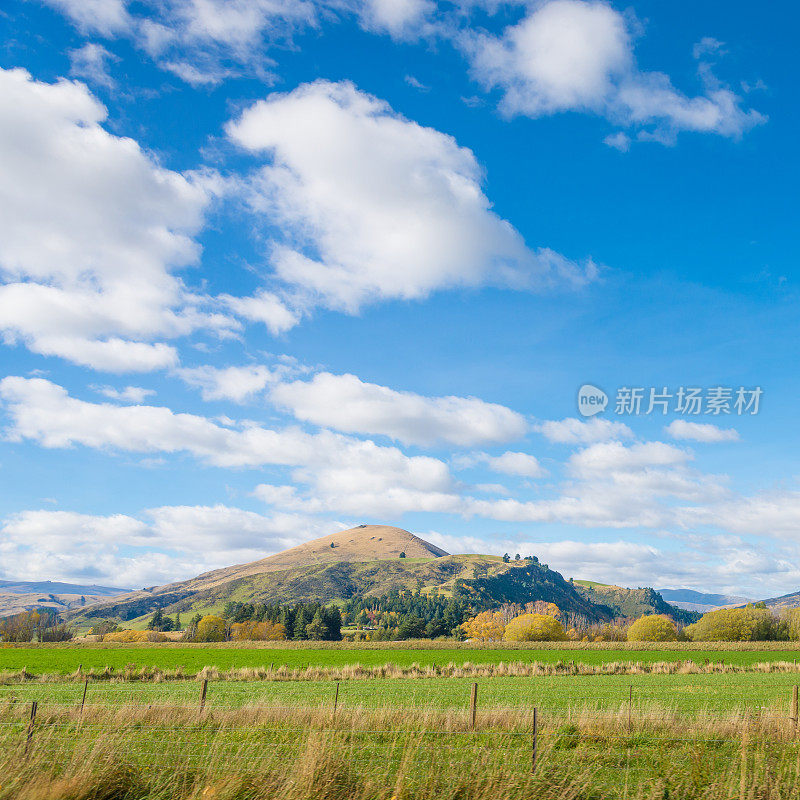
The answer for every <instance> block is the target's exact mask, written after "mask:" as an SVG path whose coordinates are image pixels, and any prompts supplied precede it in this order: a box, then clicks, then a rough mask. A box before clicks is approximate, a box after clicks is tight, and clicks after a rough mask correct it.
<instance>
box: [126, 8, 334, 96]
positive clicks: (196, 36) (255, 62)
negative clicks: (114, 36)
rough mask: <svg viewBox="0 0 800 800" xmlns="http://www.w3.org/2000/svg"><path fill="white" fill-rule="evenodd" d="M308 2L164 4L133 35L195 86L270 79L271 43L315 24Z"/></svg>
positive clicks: (288, 39)
mask: <svg viewBox="0 0 800 800" xmlns="http://www.w3.org/2000/svg"><path fill="white" fill-rule="evenodd" d="M320 5H322V6H325V5H327V3H317V2H310V1H309V0H188V1H187V0H163V1H162V2H160V3H158V4H157V5H156V6H155V9H154V12H155V13H152V14H151V15H150V16H148V17H147V18H139V19H137V25H136V29H135V32H134V36H135V38H136V40H137V41H138V43H139V44H140V45H141V46H142V47H143V48H144V49H145V50H146V51H147V52H148V53H149V54H150V55H151V56H152V57H153V58H154V59H155V60H156V61H157V62H158V63H159V64H160V65H161V66H162V67H164V68H165V69H167V70H169V71H170V72H173V73H174V74H176V75H177V76H178V77H180V78H181V79H183V80H186V81H188V82H189V83H190V84H192V85H194V86H199V85H209V84H211V85H213V84H216V83H219V82H220V81H222V80H224V79H225V78H227V77H230V76H235V75H238V74H243V73H244V74H252V75H255V76H257V77H259V78H261V79H262V80H266V81H271V80H273V78H274V76H273V75H272V73H271V71H270V70H271V68H272V67H273V66H274V61H273V60H272V59H271V58H270V57H269V55H268V52H269V50H270V48H271V47H272V46H273V45H275V44H281V45H286V44H290V43H291V39H292V36H293V34H295V33H296V32H300V31H304V30H306V29H308V28H313V27H316V26H317V25H318V22H319V13H318V11H319V9H318V6H320Z"/></svg>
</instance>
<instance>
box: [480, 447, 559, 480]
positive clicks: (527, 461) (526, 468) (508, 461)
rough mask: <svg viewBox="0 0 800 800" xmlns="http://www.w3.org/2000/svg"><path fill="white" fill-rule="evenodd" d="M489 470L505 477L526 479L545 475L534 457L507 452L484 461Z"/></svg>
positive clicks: (545, 472) (545, 471)
mask: <svg viewBox="0 0 800 800" xmlns="http://www.w3.org/2000/svg"><path fill="white" fill-rule="evenodd" d="M486 463H487V464H488V465H489V469H492V470H494V471H495V472H502V473H504V474H505V475H521V476H523V477H526V478H541V477H543V476H544V475H547V470H545V469H544V468H543V467H542V465H541V464H540V463H539V461H538V459H537V458H536V457H535V456H532V455H530V454H528V453H515V452H507V453H503V454H502V455H500V456H489V457H488V458H487V459H486Z"/></svg>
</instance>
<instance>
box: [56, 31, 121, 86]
mask: <svg viewBox="0 0 800 800" xmlns="http://www.w3.org/2000/svg"><path fill="white" fill-rule="evenodd" d="M68 55H69V60H70V68H69V74H70V75H72V76H73V77H76V78H86V80H88V81H90V82H91V83H94V84H96V85H97V86H103V87H105V88H106V89H113V88H114V87H115V86H116V82H115V81H114V79H113V78H112V77H111V73H110V72H109V69H108V65H109V62H110V61H118V60H119V59H118V58H117V57H116V56H115V55H114V54H113V53H110V52H109V51H108V50H106V48H105V47H103V45H101V44H97V43H96V42H87V43H86V44H85V45H83V46H82V47H79V48H77V49H75V50H70V51H69V52H68Z"/></svg>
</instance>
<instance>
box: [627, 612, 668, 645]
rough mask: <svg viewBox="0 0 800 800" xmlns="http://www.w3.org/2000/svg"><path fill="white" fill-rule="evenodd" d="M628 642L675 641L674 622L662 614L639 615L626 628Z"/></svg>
mask: <svg viewBox="0 0 800 800" xmlns="http://www.w3.org/2000/svg"><path fill="white" fill-rule="evenodd" d="M628 641H629V642H676V641H678V629H677V628H676V627H675V623H674V622H673V621H672V620H671V619H670V618H669V617H665V616H664V615H663V614H648V615H647V616H644V617H640V618H639V619H637V620H636V622H634V623H633V625H631V627H630V628H628Z"/></svg>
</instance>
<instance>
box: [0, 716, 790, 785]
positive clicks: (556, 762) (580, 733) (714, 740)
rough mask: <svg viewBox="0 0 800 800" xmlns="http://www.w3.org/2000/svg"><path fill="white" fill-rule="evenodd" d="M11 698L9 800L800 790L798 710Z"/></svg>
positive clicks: (0, 769) (3, 758)
mask: <svg viewBox="0 0 800 800" xmlns="http://www.w3.org/2000/svg"><path fill="white" fill-rule="evenodd" d="M28 712H29V708H28V706H27V705H22V704H9V703H5V704H0V776H2V777H0V799H1V800H11V799H12V798H13V800H134V798H136V800H222V799H223V798H224V799H225V800H262V799H263V800H393V799H394V800H401V799H402V800H473V799H474V800H479V798H480V800H528V799H530V800H533V798H537V799H538V800H555V799H556V798H558V800H601V799H602V798H620V800H622V798H625V800H664V798H676V799H677V798H680V799H681V800H782V799H783V798H786V800H788V798H796V797H797V787H798V785H800V759H799V758H798V744H797V739H796V736H797V732H796V730H795V727H794V725H793V724H792V723H791V722H790V721H788V720H787V719H786V717H785V715H779V714H774V713H773V712H770V711H766V712H763V713H758V714H753V713H745V712H742V711H737V712H731V713H727V714H722V715H716V716H708V717H705V718H697V717H693V718H692V719H691V720H687V718H685V717H682V716H681V715H678V714H676V713H675V712H672V711H666V710H659V709H655V708H651V709H648V710H647V711H645V712H643V713H636V714H634V715H633V716H632V717H631V718H630V720H629V717H628V711H627V708H625V707H624V706H623V707H620V708H619V709H616V710H614V711H609V712H603V713H598V712H597V711H596V710H595V709H590V708H582V709H577V710H573V711H571V712H570V714H569V718H567V717H565V715H544V716H541V717H540V719H539V728H538V739H537V745H538V761H537V768H536V770H535V771H533V770H532V769H531V757H532V735H531V730H532V716H531V714H530V713H529V712H521V711H490V712H485V713H482V714H480V715H479V718H478V731H477V732H472V731H470V730H469V720H468V717H467V716H466V715H465V714H464V713H463V712H462V713H458V712H436V711H430V710H421V711H419V712H410V711H408V710H396V709H385V710H367V709H358V708H350V709H340V710H339V711H338V713H337V714H336V715H335V716H334V714H333V711H332V709H327V710H323V709H308V710H305V711H300V712H298V711H294V712H285V711H279V710H263V709H262V710H258V711H256V710H248V709H237V710H219V709H215V710H214V711H213V713H206V714H204V715H203V716H202V717H201V716H200V714H199V713H198V710H197V709H196V708H190V707H180V706H171V707H137V706H131V705H120V706H117V707H91V708H87V709H86V713H85V714H84V715H83V716H81V714H80V712H79V709H78V708H70V709H65V708H60V709H47V708H44V709H42V710H41V711H40V713H39V714H38V716H37V720H36V727H35V729H34V732H33V737H32V739H31V745H30V749H29V751H28V753H27V755H26V753H25V741H26V719H27V714H28Z"/></svg>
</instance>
